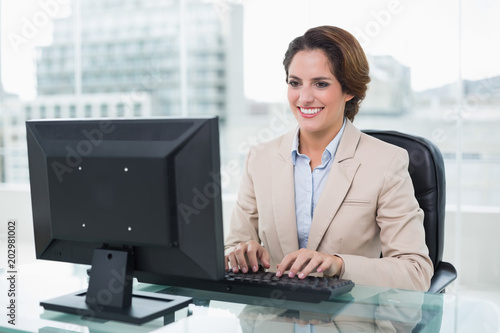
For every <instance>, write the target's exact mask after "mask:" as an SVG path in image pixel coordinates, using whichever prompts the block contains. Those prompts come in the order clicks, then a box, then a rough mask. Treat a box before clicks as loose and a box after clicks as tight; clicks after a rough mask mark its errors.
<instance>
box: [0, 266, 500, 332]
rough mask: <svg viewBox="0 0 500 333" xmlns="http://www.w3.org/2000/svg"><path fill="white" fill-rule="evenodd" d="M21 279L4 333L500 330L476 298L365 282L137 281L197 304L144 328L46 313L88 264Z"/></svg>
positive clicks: (1, 274)
mask: <svg viewBox="0 0 500 333" xmlns="http://www.w3.org/2000/svg"><path fill="white" fill-rule="evenodd" d="M18 277H19V280H18V285H17V289H18V291H19V294H18V295H17V296H18V297H17V303H16V305H17V306H18V307H17V312H16V313H17V321H16V326H15V327H13V326H12V325H10V324H8V323H7V321H6V318H7V316H5V312H4V313H3V315H2V316H0V332H44V333H48V332H50V333H53V332H65V333H67V332H92V333H96V332H98V333H101V332H117V333H118V332H120V333H123V332H157V333H160V332H168V333H171V332H183V333H185V332H197V333H198V332H204V333H210V332H214V333H220V332H231V333H232V332H242V333H246V332H264V333H265V332H272V333H281V332H298V333H299V332H322V331H323V332H324V331H327V332H336V331H341V332H346V331H347V332H349V331H368V332H440V331H441V332H460V333H462V332H463V333H466V332H467V333H468V332H481V333H490V332H491V333H498V328H499V325H498V312H497V311H484V309H485V308H486V309H490V308H492V307H491V306H490V307H487V306H488V305H489V304H488V303H487V302H484V301H482V300H480V299H476V300H475V302H474V303H473V306H474V307H473V308H472V310H471V306H466V305H467V304H471V301H470V299H469V300H467V299H466V298H465V299H462V298H460V297H458V296H454V295H443V294H429V293H421V292H414V291H406V290H396V289H389V288H381V287H372V286H363V285H356V286H355V287H354V289H353V290H352V291H351V293H349V294H346V295H343V296H341V297H339V298H337V299H336V300H335V301H334V302H322V303H320V304H310V303H301V302H287V301H285V300H280V299H263V298H256V297H250V296H247V297H242V296H239V295H232V298H231V299H229V298H227V299H226V298H224V297H228V295H229V296H231V294H224V295H217V293H210V292H201V291H197V290H186V289H185V290H183V289H181V288H166V287H165V286H158V285H148V284H136V285H135V286H134V288H135V289H136V290H140V291H150V292H159V291H163V292H165V290H170V291H177V292H179V293H182V294H184V295H185V296H193V297H195V304H192V305H190V306H189V308H187V309H183V310H181V311H178V312H177V313H176V318H175V319H176V321H175V322H173V323H171V324H169V325H167V326H163V320H162V319H158V320H154V321H151V322H149V323H147V324H144V325H140V326H137V325H132V324H124V323H118V322H113V321H99V320H90V319H85V318H82V317H80V316H76V315H68V314H63V313H58V312H52V311H44V310H43V308H41V307H40V305H39V303H40V301H41V300H45V299H47V298H51V297H55V296H59V295H62V294H66V293H69V292H74V291H76V290H80V289H84V288H86V286H87V276H86V266H82V265H72V264H65V263H53V262H44V261H37V262H36V263H35V264H30V265H25V266H22V267H20V268H19V270H18ZM6 281H7V280H6V270H5V269H0V304H6V300H7V293H5V292H2V290H3V291H5V290H6V285H5V283H6ZM455 300H456V301H455ZM463 301H466V302H465V303H467V304H465V303H464V302H463ZM455 309H458V310H457V311H455ZM492 309H493V310H494V309H495V308H492ZM479 311H481V314H480V315H479V313H478V312H479ZM456 313H458V317H457V315H456ZM189 314H190V315H189ZM443 314H444V315H443ZM492 323H494V324H492ZM486 324H488V325H489V326H488V327H487V325H486Z"/></svg>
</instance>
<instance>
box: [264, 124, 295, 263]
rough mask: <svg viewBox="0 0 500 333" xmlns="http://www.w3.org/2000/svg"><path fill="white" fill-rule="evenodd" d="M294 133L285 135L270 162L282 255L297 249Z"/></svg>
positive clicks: (275, 215) (274, 206)
mask: <svg viewBox="0 0 500 333" xmlns="http://www.w3.org/2000/svg"><path fill="white" fill-rule="evenodd" d="M294 134H295V131H292V132H289V133H287V134H286V135H285V136H284V137H283V140H282V142H281V145H280V147H279V150H278V154H276V156H275V157H274V158H273V159H272V161H271V172H272V177H271V191H272V193H271V195H272V204H273V211H274V220H275V223H276V231H277V233H278V237H279V242H280V245H281V250H282V251H283V255H287V254H288V253H290V252H293V251H296V250H298V249H299V241H298V236H297V224H296V218H295V187H294V177H293V163H292V156H291V148H292V142H293V137H294Z"/></svg>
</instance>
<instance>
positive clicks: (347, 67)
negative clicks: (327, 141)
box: [283, 26, 370, 121]
mask: <svg viewBox="0 0 500 333" xmlns="http://www.w3.org/2000/svg"><path fill="white" fill-rule="evenodd" d="M304 50H305V51H313V50H321V51H323V52H324V54H325V55H326V57H327V58H328V59H329V61H330V66H331V71H332V74H333V75H334V76H335V78H336V79H337V80H338V81H339V82H340V85H341V87H342V91H343V92H344V93H346V94H349V95H353V96H354V97H353V98H352V99H351V100H349V101H348V102H347V103H346V105H345V110H344V116H345V117H347V118H348V119H349V120H351V121H353V120H354V116H355V115H356V114H357V113H358V111H359V105H360V103H361V101H362V100H363V99H364V98H365V96H366V90H367V89H368V83H369V82H370V76H369V66H368V60H367V59H366V55H365V52H364V51H363V48H362V47H361V45H360V44H359V42H358V40H357V39H356V38H355V37H354V36H353V35H351V34H350V33H349V32H347V31H345V30H343V29H341V28H338V27H333V26H320V27H316V28H311V29H309V30H307V31H306V33H305V34H304V35H303V36H300V37H297V38H295V39H294V40H293V41H292V42H290V44H289V45H288V50H287V51H286V53H285V59H284V60H283V65H284V66H285V72H286V81H287V82H288V68H289V67H290V63H291V62H292V59H293V57H294V56H295V54H297V52H299V51H304Z"/></svg>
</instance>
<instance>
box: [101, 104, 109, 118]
mask: <svg viewBox="0 0 500 333" xmlns="http://www.w3.org/2000/svg"><path fill="white" fill-rule="evenodd" d="M108 116H109V113H108V105H107V104H101V117H108Z"/></svg>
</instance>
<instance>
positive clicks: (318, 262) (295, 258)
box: [276, 249, 343, 279]
mask: <svg viewBox="0 0 500 333" xmlns="http://www.w3.org/2000/svg"><path fill="white" fill-rule="evenodd" d="M342 265H343V260H342V258H340V257H338V256H336V255H331V254H325V253H321V252H316V251H312V250H308V249H300V250H298V251H295V252H292V253H290V254H288V255H287V256H285V258H283V261H281V263H280V264H278V265H277V269H278V271H277V272H276V276H282V275H283V273H284V272H285V271H286V270H289V273H288V276H289V277H294V276H295V275H297V273H298V274H299V279H303V278H305V277H306V276H307V275H309V273H312V272H316V273H323V274H324V275H326V276H333V275H336V274H339V273H340V271H341V270H342Z"/></svg>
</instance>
